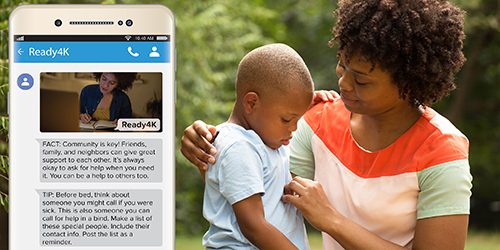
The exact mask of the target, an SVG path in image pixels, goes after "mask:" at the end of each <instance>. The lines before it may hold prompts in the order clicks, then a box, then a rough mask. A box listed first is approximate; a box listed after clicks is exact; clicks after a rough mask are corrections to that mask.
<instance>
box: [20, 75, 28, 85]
mask: <svg viewBox="0 0 500 250" xmlns="http://www.w3.org/2000/svg"><path fill="white" fill-rule="evenodd" d="M21 86H30V83H29V82H28V78H27V77H25V78H23V82H22V83H21Z"/></svg>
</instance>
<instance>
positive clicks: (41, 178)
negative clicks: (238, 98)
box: [9, 5, 176, 249]
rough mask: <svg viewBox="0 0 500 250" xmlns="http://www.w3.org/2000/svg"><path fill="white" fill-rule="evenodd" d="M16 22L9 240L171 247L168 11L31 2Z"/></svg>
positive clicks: (15, 243)
mask: <svg viewBox="0 0 500 250" xmlns="http://www.w3.org/2000/svg"><path fill="white" fill-rule="evenodd" d="M10 21H11V23H10V25H11V26H10V58H11V61H10V70H9V73H10V89H9V92H10V93H9V94H10V95H9V97H10V100H9V105H10V106H9V116H10V145H9V147H10V176H11V179H10V193H11V196H10V197H11V198H10V211H11V212H10V216H11V217H10V234H11V237H10V246H11V249H122V248H123V247H127V249H174V237H175V236H174V221H175V216H174V204H175V203H174V202H175V197H174V180H175V179H174V124H175V123H174V122H175V120H174V117H175V114H174V105H175V89H176V88H175V80H174V79H175V78H174V74H175V66H174V65H175V48H174V32H173V31H174V28H173V27H174V20H173V15H172V13H171V12H170V10H168V8H165V7H164V6H159V5H153V6H147V5H140V6H133V5H128V6H127V5H125V6H93V5H90V6H84V7H82V6H80V8H79V7H78V6H56V7H49V6H23V7H20V8H18V9H16V10H15V11H14V12H13V14H12V15H11V20H10ZM31 26H35V27H31ZM152 26H154V27H152ZM37 27H38V28H37ZM146 27H147V28H146Z"/></svg>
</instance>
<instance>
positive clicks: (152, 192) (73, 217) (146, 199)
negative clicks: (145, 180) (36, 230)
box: [37, 189, 163, 247]
mask: <svg viewBox="0 0 500 250" xmlns="http://www.w3.org/2000/svg"><path fill="white" fill-rule="evenodd" d="M37 192H38V195H39V197H40V246H44V247H49V246H51V247H54V246H161V245H162V211H163V210H162V198H161V197H162V191H161V190H160V189H149V190H97V189H93V190H91V189H87V190H61V189H59V190H58V189H51V190H46V189H44V190H37Z"/></svg>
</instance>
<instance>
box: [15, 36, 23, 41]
mask: <svg viewBox="0 0 500 250" xmlns="http://www.w3.org/2000/svg"><path fill="white" fill-rule="evenodd" d="M16 41H24V36H20V37H18V38H17V39H16Z"/></svg>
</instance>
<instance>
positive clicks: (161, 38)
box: [156, 36, 168, 41]
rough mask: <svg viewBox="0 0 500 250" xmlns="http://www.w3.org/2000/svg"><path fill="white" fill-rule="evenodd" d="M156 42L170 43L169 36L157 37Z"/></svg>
mask: <svg viewBox="0 0 500 250" xmlns="http://www.w3.org/2000/svg"><path fill="white" fill-rule="evenodd" d="M156 41H168V36H157V37H156Z"/></svg>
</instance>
